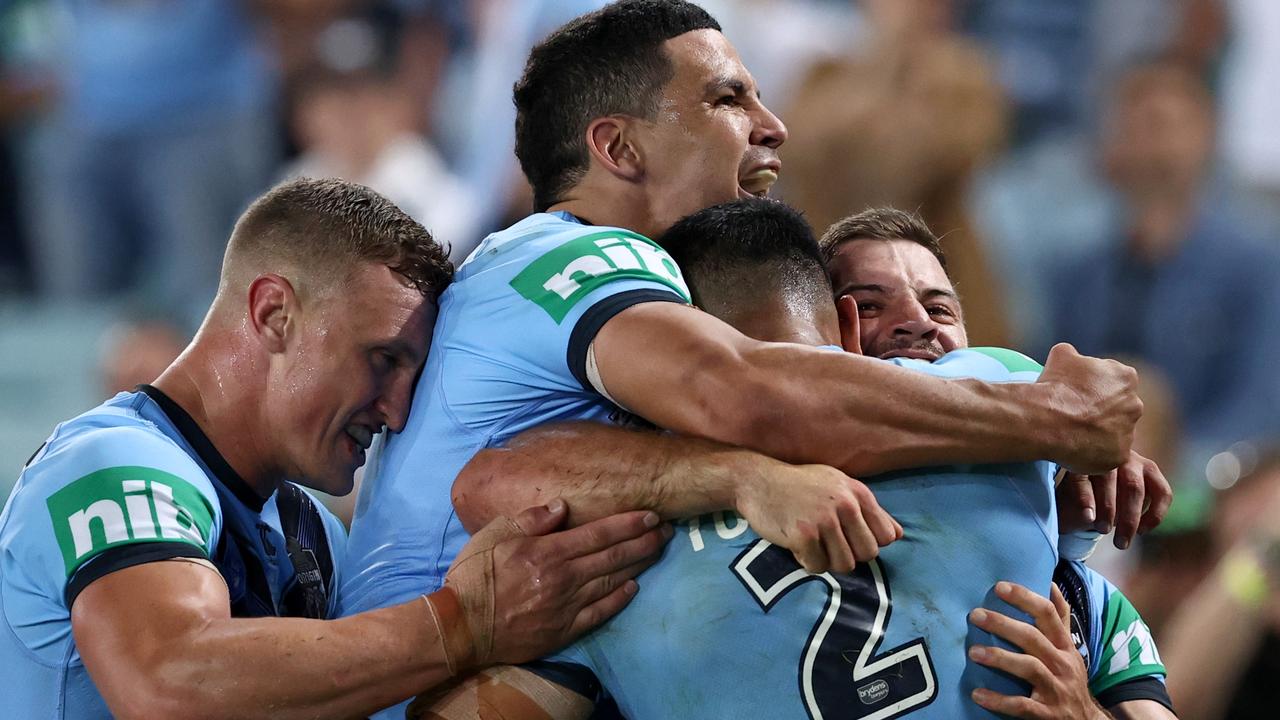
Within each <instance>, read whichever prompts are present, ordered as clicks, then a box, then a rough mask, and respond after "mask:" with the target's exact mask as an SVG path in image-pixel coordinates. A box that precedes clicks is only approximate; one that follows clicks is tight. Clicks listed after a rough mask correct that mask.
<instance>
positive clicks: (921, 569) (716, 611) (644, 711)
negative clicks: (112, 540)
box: [551, 350, 1057, 720]
mask: <svg viewBox="0 0 1280 720" xmlns="http://www.w3.org/2000/svg"><path fill="white" fill-rule="evenodd" d="M999 357H1004V358H1011V357H1019V358H1020V356H1016V354H1014V353H1009V352H1008V351H1003V354H1002V353H1001V351H996V357H993V356H992V355H989V354H986V353H985V352H983V351H979V350H962V351H957V352H953V353H950V354H948V355H946V356H944V357H943V358H941V359H940V360H939V361H938V362H936V363H934V364H932V365H931V364H929V363H924V362H921V361H915V360H895V361H894V362H895V363H896V364H899V365H902V366H904V367H908V368H911V369H914V370H917V371H920V372H926V373H929V374H932V375H937V376H942V377H953V378H954V377H977V378H980V379H984V380H988V381H996V382H1001V381H1029V380H1032V379H1034V378H1035V377H1036V373H1035V372H1033V371H1026V370H1022V369H1018V370H1017V371H1013V370H1011V369H1010V367H1008V366H1006V365H1005V364H1004V363H1002V362H1000V360H999V359H998V358H999ZM1021 360H1022V361H1025V362H1024V364H1022V365H1021V366H1020V367H1029V366H1031V365H1034V363H1033V362H1032V361H1030V360H1027V359H1025V358H1021ZM1015 367H1019V366H1015ZM868 482H869V483H871V484H872V486H873V489H874V491H875V494H876V497H877V499H878V500H879V502H880V504H881V506H883V507H884V508H885V509H886V510H888V511H889V512H890V513H891V514H892V515H893V516H894V517H895V518H897V520H898V521H899V522H900V523H902V526H903V529H904V530H905V537H904V538H903V539H902V540H900V541H898V542H896V543H894V544H892V545H890V546H889V547H887V548H884V549H883V550H882V551H881V555H880V558H879V560H878V561H877V562H876V563H874V565H875V567H876V570H874V571H873V570H872V569H871V567H872V565H871V564H867V565H863V566H861V568H860V569H859V570H856V571H855V573H853V574H852V575H851V576H849V575H841V576H835V575H832V574H830V573H824V574H823V575H810V574H808V573H805V572H804V571H803V570H802V569H800V568H799V566H798V565H797V564H796V563H795V561H794V559H792V558H791V555H790V553H789V552H786V551H783V550H781V549H780V548H776V547H773V546H770V545H769V544H768V543H767V542H765V541H763V540H761V539H760V538H759V536H758V535H756V534H755V532H754V531H752V530H750V529H749V528H748V527H747V525H746V523H745V522H743V521H742V520H741V519H740V518H738V517H736V516H735V515H733V514H732V513H716V514H714V515H710V516H704V517H701V518H695V519H692V520H690V521H688V522H685V523H681V524H678V525H677V533H676V537H675V538H674V539H673V540H672V541H671V543H670V544H669V545H668V546H667V549H666V551H665V553H664V555H663V557H662V559H661V560H660V561H659V562H658V563H657V564H656V565H654V566H653V567H652V568H650V569H649V570H648V571H646V572H645V573H644V574H643V575H642V576H641V577H640V578H639V583H640V592H639V594H637V596H636V597H635V599H634V600H633V601H632V603H631V605H629V606H628V607H627V609H626V610H624V611H623V612H622V613H621V614H620V615H618V616H617V617H615V618H614V619H612V620H611V621H609V622H608V623H606V624H605V625H604V626H602V627H601V628H599V629H598V630H596V631H595V632H593V633H591V634H589V635H587V636H586V637H584V638H583V639H581V640H580V641H578V642H577V643H575V644H574V645H572V646H570V648H568V649H567V650H565V651H564V652H563V653H561V654H560V655H558V656H555V657H553V658H551V660H553V661H561V662H570V663H576V664H579V665H583V666H586V667H588V668H589V669H591V670H592V671H593V672H594V673H595V674H596V676H597V678H598V679H599V681H600V683H601V685H603V686H604V688H605V690H606V691H607V692H608V693H609V694H610V695H611V696H612V697H613V699H614V700H616V701H617V702H618V706H619V708H620V709H621V710H622V713H623V714H624V715H625V716H627V717H635V718H660V717H661V718H667V717H670V718H674V717H705V718H748V717H752V718H754V717H769V718H778V719H780V720H786V719H790V718H794V719H795V720H804V719H805V718H810V717H818V716H823V717H859V718H887V717H893V716H895V715H896V714H897V713H900V712H907V713H909V716H910V717H912V718H947V719H948V720H952V719H955V718H976V717H981V718H989V717H991V716H990V715H989V714H987V713H985V711H983V710H982V709H981V708H979V707H978V706H977V705H975V704H974V703H973V702H972V701H971V700H970V699H969V691H970V690H971V689H972V688H973V687H975V686H979V685H980V686H983V687H990V688H994V689H998V690H1001V691H1004V692H1023V691H1024V690H1023V688H1022V687H1021V686H1020V685H1018V684H1016V683H1013V682H1011V681H1010V680H1009V679H1007V678H1005V677H1002V676H999V675H998V674H996V673H993V672H991V671H989V670H986V669H984V668H981V667H980V666H977V665H970V664H968V663H967V662H966V656H965V647H966V645H967V644H968V643H973V642H979V643H982V644H988V645H989V644H996V643H995V642H994V639H993V638H992V637H991V636H989V635H987V634H985V633H980V632H978V631H976V630H974V629H972V628H971V627H970V626H969V625H968V622H967V615H968V613H969V611H970V610H972V609H973V608H975V607H979V606H982V607H988V608H991V609H994V610H997V611H1000V612H1004V613H1006V614H1012V615H1014V616H1016V617H1025V616H1023V615H1022V614H1021V613H1019V612H1017V611H1015V610H1013V608H1010V607H1009V606H1007V605H1005V604H1004V603H1003V602H1001V601H999V600H998V599H997V598H995V597H994V594H992V593H991V589H992V587H993V586H994V585H995V583H996V581H998V580H1012V581H1014V582H1019V583H1022V584H1025V585H1027V586H1028V587H1032V588H1040V589H1041V590H1042V591H1046V592H1047V590H1048V587H1049V583H1050V582H1051V578H1052V574H1053V568H1054V565H1055V564H1056V562H1057V554H1056V542H1057V519H1056V513H1055V509H1054V505H1053V468H1052V466H1051V465H1050V464H1049V463H1026V464H1017V465H991V466H964V467H940V468H932V469H927V470H920V471H908V472H901V473H893V474H889V475H885V476H881V477H878V478H870V479H868ZM788 574H789V575H788ZM784 577H789V578H790V579H789V580H783V579H782V578H784ZM835 587H839V588H840V597H839V600H838V601H837V600H834V599H833V598H834V593H833V588H835ZM878 587H884V588H886V590H885V592H886V593H887V595H888V602H885V603H882V602H881V600H880V599H879V597H878ZM770 591H772V592H770ZM877 610H882V611H883V612H885V613H886V614H887V616H886V617H885V618H884V622H883V623H882V625H883V628H884V633H883V636H880V637H877V636H875V635H874V634H873V628H875V627H876V626H877V623H876V622H875V617H876V612H877ZM868 638H870V639H868ZM999 644H1002V645H1004V643H999ZM867 647H870V648H871V649H870V650H868V651H867V652H868V655H867V657H866V658H864V660H863V661H862V662H860V661H859V657H860V654H861V653H862V651H863V649H864V648H867ZM1006 647H1007V645H1006ZM913 648H914V649H913ZM899 651H902V652H907V653H910V652H916V653H921V651H923V653H927V657H928V662H927V663H922V662H921V661H920V660H919V659H918V658H919V655H917V656H916V659H907V660H906V661H905V662H904V663H903V664H901V665H899V664H897V663H898V661H896V660H895V661H890V662H888V663H887V664H888V665H890V667H889V668H882V669H880V670H879V671H877V670H876V669H875V666H876V664H877V662H879V661H880V660H881V659H883V658H885V657H887V656H890V655H893V654H895V653H896V652H899ZM923 653H921V654H923ZM811 654H812V659H811V660H810V659H809V658H810V655H811ZM806 663H811V666H807V665H806ZM860 665H861V666H862V667H861V669H860ZM926 665H927V668H929V669H927V670H926V669H925V667H926ZM926 678H928V679H926ZM654 688H661V691H660V692H655V691H654ZM895 703H897V704H895ZM815 708H816V712H815ZM819 713H820V714H821V715H819Z"/></svg>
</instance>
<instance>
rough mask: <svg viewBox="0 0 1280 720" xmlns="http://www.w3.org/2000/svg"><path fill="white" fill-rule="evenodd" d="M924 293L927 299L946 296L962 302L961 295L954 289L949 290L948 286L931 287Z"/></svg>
mask: <svg viewBox="0 0 1280 720" xmlns="http://www.w3.org/2000/svg"><path fill="white" fill-rule="evenodd" d="M922 295H923V297H924V298H925V299H926V300H931V299H933V298H936V297H945V298H950V299H952V300H955V301H956V302H960V296H959V295H957V294H956V292H955V291H954V290H948V289H946V288H929V289H928V290H925V291H924V293H923V294H922Z"/></svg>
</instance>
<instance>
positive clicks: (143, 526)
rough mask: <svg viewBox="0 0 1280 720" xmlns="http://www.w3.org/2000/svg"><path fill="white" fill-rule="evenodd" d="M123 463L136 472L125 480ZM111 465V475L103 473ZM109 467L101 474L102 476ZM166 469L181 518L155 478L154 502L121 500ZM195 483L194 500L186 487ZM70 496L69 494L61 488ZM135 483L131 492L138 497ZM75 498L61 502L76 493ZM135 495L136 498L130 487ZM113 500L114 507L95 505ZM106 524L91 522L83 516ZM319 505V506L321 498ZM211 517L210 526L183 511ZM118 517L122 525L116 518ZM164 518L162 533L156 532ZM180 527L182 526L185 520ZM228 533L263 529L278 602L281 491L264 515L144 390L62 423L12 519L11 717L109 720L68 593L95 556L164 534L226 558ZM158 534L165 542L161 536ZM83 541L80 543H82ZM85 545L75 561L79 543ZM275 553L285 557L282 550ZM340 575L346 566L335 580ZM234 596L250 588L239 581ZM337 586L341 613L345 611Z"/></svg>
mask: <svg viewBox="0 0 1280 720" xmlns="http://www.w3.org/2000/svg"><path fill="white" fill-rule="evenodd" d="M120 468H131V469H130V470H126V471H125V472H124V475H125V476H126V477H127V478H128V479H123V480H122V479H121V478H119V477H114V476H112V475H113V474H114V475H118V474H119V473H113V471H115V470H118V469H120ZM104 470H105V471H108V472H107V474H108V476H103V475H102V474H101V473H100V471H104ZM95 473H99V474H95ZM154 473H161V474H164V475H166V476H168V477H166V478H165V479H164V480H163V483H164V484H165V485H166V487H168V488H169V489H170V490H171V491H172V492H171V495H172V498H173V503H172V505H173V506H174V507H175V508H176V510H177V513H176V515H174V516H173V519H172V520H171V521H169V522H166V521H165V520H164V517H165V514H164V512H163V511H162V510H161V509H160V508H162V507H163V506H164V505H163V504H162V503H161V502H160V501H159V498H160V497H161V495H159V493H161V490H157V489H156V487H155V485H156V482H157V481H150V484H149V485H148V486H147V491H146V497H147V498H149V500H150V503H151V506H152V508H153V509H152V510H151V512H150V513H148V512H147V511H146V505H142V506H140V507H141V508H142V510H141V511H139V510H138V509H137V507H139V506H133V505H128V504H127V503H128V501H126V504H124V505H121V504H120V503H118V502H117V501H116V500H112V498H115V497H119V493H120V492H121V487H122V485H121V483H122V482H123V483H130V482H133V483H141V482H147V481H143V480H136V479H133V478H147V477H152V474H154ZM183 487H190V488H191V489H192V493H191V494H186V495H184V494H183V493H182V490H181V488H183ZM60 491H65V492H62V493H61V494H60ZM128 492H129V490H127V489H126V490H125V493H128ZM68 493H70V494H71V495H72V497H70V498H66V501H65V502H60V499H62V498H63V497H64V496H65V495H67V494H68ZM126 497H128V495H127V494H126ZM95 498H96V499H99V500H101V499H104V498H105V499H106V500H107V502H108V503H109V505H107V504H97V503H94V502H92V501H94V500H95ZM67 503H71V505H70V507H71V509H72V510H78V511H80V512H83V513H84V514H85V515H84V516H85V517H88V516H94V517H97V518H99V519H97V520H88V521H86V522H84V523H83V525H82V527H83V528H84V529H82V531H81V532H80V535H77V534H76V530H75V529H74V528H76V527H77V526H78V525H80V523H78V522H77V520H76V516H77V515H80V512H76V513H74V514H71V515H70V516H69V514H68V513H67V511H66V510H65V509H64V508H65V507H67ZM317 505H319V503H318V501H317ZM320 512H321V515H322V517H323V518H324V521H325V528H326V531H327V532H328V535H329V543H330V552H331V554H332V556H333V559H334V563H335V568H336V567H338V565H337V563H338V562H339V561H340V560H341V558H342V555H343V547H344V546H343V538H344V531H343V529H342V525H341V522H340V521H339V520H338V519H337V518H336V517H335V516H333V514H332V513H330V512H328V511H327V510H325V509H323V507H321V509H320ZM205 513H207V514H208V517H210V518H211V523H209V524H208V527H207V528H206V527H202V526H201V524H200V523H199V522H195V523H191V524H184V521H183V518H188V519H189V518H192V517H200V516H202V515H203V514H205ZM113 516H114V518H115V519H114V520H113ZM152 522H155V523H157V526H158V527H159V528H161V529H160V530H159V532H157V531H156V530H155V529H152V530H148V529H147V528H149V527H151V525H150V523H152ZM175 523H176V524H175ZM224 532H236V533H237V534H240V535H243V536H252V538H253V539H254V541H255V543H256V545H255V546H254V547H255V548H256V550H255V554H256V561H257V562H258V563H259V564H261V565H262V567H263V568H264V569H265V571H266V575H267V578H268V582H269V583H270V585H271V587H270V592H271V595H272V597H273V599H274V601H275V602H276V603H278V602H279V599H280V597H281V594H282V593H283V592H284V590H285V589H286V587H287V585H288V584H289V583H290V582H291V581H292V579H293V569H292V565H291V563H290V561H289V558H288V555H287V554H286V552H285V540H284V535H283V534H282V533H281V531H280V521H279V516H278V514H277V512H276V508H275V496H274V495H273V496H272V497H271V498H270V499H269V500H268V501H267V502H266V504H265V505H264V507H263V508H262V512H261V513H258V512H255V511H253V510H251V509H250V508H248V507H245V506H244V505H243V504H241V503H239V502H238V501H236V500H235V499H234V497H233V496H232V494H231V492H230V491H229V490H228V489H227V488H226V486H224V485H223V484H222V483H221V482H220V481H219V480H218V479H217V478H216V477H215V476H214V475H213V474H212V472H211V471H210V470H209V468H208V467H207V466H206V465H205V464H204V463H203V462H202V461H201V460H199V459H198V458H197V456H196V454H195V452H194V450H193V449H192V447H191V445H190V444H189V443H188V442H187V440H186V439H185V438H183V437H182V435H181V434H180V433H179V432H178V430H177V429H176V428H175V426H174V424H173V423H172V422H171V421H170V419H169V418H168V417H167V416H166V415H165V414H164V412H163V411H161V410H160V408H159V406H157V405H156V404H155V402H154V401H152V400H151V399H150V398H148V397H147V396H146V395H144V394H142V393H121V394H119V395H116V396H115V397H114V398H112V399H111V400H109V401H107V402H106V403H104V404H102V405H100V406H98V407H97V408H94V409H93V410H90V411H89V412H87V413H85V414H83V415H80V416H79V417H76V418H74V419H72V420H69V421H67V422H65V423H62V424H61V425H59V426H58V427H57V428H56V429H55V430H54V432H53V434H52V435H51V436H50V437H49V440H48V441H47V443H46V444H45V446H44V448H43V449H41V450H40V452H39V453H37V455H36V457H35V458H34V459H33V460H32V461H31V463H30V464H29V465H28V466H27V467H26V468H25V469H24V470H23V471H22V474H21V475H20V476H19V478H18V483H17V486H16V487H15V489H14V491H13V494H12V495H11V496H10V497H9V501H8V503H7V504H6V505H5V509H4V513H3V514H2V515H0V617H3V620H2V621H0V667H3V668H4V672H3V673H0V697H3V698H4V707H5V709H6V712H11V713H16V715H15V716H21V717H23V718H33V719H37V720H44V719H46V718H47V719H50V720H52V719H54V718H64V717H67V718H76V719H77V720H81V719H84V718H109V717H110V714H109V713H108V711H107V708H106V705H105V703H104V702H103V700H102V696H101V694H100V693H99V692H98V690H97V688H96V687H95V686H94V685H93V681H92V679H91V678H90V677H89V675H88V672H87V671H86V670H85V668H84V665H83V663H82V662H81V660H80V655H79V653H78V652H77V650H76V647H75V641H74V639H73V638H72V635H71V616H70V612H71V608H70V606H69V605H68V604H67V601H66V596H65V594H66V590H67V587H68V584H69V583H72V582H73V581H74V579H75V578H76V577H78V575H79V574H80V573H84V572H93V571H94V565H93V563H94V561H95V560H97V559H98V558H100V557H101V558H105V557H107V556H106V555H105V554H104V553H109V552H111V551H113V550H116V549H119V548H121V547H122V546H125V545H128V544H131V543H137V544H139V545H140V546H141V545H142V544H144V543H145V542H146V541H147V540H148V539H150V540H151V541H152V542H151V543H150V544H151V545H153V546H154V545H155V541H156V540H157V539H161V540H167V541H170V542H172V543H174V544H177V545H183V546H189V547H190V548H191V549H192V550H193V551H194V552H193V553H191V554H193V555H195V556H199V557H207V558H210V559H212V560H214V561H215V562H216V563H218V564H219V565H221V561H222V560H223V558H220V557H219V556H218V550H219V540H220V538H221V537H222V536H223V533H224ZM157 536H158V537H157ZM77 538H78V539H77ZM71 539H75V543H74V548H75V550H81V549H84V550H85V551H84V552H83V553H82V554H80V555H78V556H76V557H75V559H74V560H71V559H69V558H68V556H67V554H66V553H67V551H68V549H69V548H71V547H73V546H72V544H71ZM272 549H274V550H275V552H273V551H272ZM339 579H340V576H339V575H338V574H337V573H336V570H335V579H334V582H333V585H334V587H336V586H337V583H338V580H339ZM228 584H229V586H230V590H231V592H232V597H233V600H234V598H235V597H236V596H237V593H242V592H243V590H244V588H243V587H240V588H237V587H236V586H235V585H236V583H235V581H234V579H232V578H228ZM336 597H337V594H336V593H332V592H331V598H330V607H329V615H330V616H333V615H335V614H336V610H337V602H336Z"/></svg>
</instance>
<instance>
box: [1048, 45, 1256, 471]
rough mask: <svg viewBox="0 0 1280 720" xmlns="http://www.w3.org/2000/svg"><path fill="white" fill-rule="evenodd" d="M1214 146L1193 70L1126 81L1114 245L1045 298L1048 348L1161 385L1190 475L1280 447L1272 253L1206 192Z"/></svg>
mask: <svg viewBox="0 0 1280 720" xmlns="http://www.w3.org/2000/svg"><path fill="white" fill-rule="evenodd" d="M1214 134H1215V122H1214V109H1213V103H1212V100H1211V99H1210V97H1209V94H1208V91H1207V89H1206V88H1205V86H1204V85H1203V83H1202V82H1201V81H1200V80H1199V78H1198V77H1197V75H1196V74H1195V73H1194V72H1193V71H1191V70H1190V69H1189V68H1187V67H1186V66H1184V65H1182V64H1179V63H1177V62H1173V61H1163V60H1161V61H1153V62H1148V63H1143V64H1141V65H1138V66H1135V67H1134V68H1133V69H1131V70H1130V71H1129V72H1128V73H1126V74H1125V76H1124V77H1123V78H1121V79H1120V81H1119V83H1118V85H1117V87H1116V89H1115V93H1114V97H1113V100H1112V102H1111V105H1110V108H1109V112H1108V115H1107V122H1106V123H1105V127H1104V130H1103V143H1102V148H1101V153H1102V159H1103V164H1104V167H1105V171H1106V174H1107V177H1108V179H1109V180H1110V182H1111V183H1112V185H1113V186H1114V188H1115V191H1116V193H1117V195H1118V199H1119V201H1120V203H1121V212H1120V214H1119V216H1118V217H1117V218H1116V221H1115V222H1114V224H1113V226H1112V228H1111V232H1110V236H1109V242H1108V243H1107V244H1106V245H1105V246H1103V247H1100V248H1098V249H1096V250H1093V251H1089V252H1087V253H1085V254H1083V255H1082V256H1080V257H1077V258H1076V259H1075V260H1074V261H1073V262H1069V263H1064V264H1063V266H1061V267H1060V268H1058V272H1056V273H1055V278H1054V281H1053V282H1052V283H1050V284H1049V286H1048V287H1047V288H1046V290H1047V293H1048V300H1049V303H1050V306H1051V309H1052V312H1051V317H1050V323H1049V325H1050V328H1051V334H1050V336H1051V338H1052V339H1053V341H1055V342H1056V341H1066V342H1071V343H1074V344H1075V345H1076V346H1077V347H1079V348H1080V350H1081V352H1086V353H1091V354H1099V355H1103V356H1108V357H1115V356H1124V357H1134V358H1138V359H1141V360H1143V361H1145V362H1148V363H1150V364H1151V365H1154V366H1155V367H1157V368H1159V369H1160V370H1161V371H1162V372H1163V373H1164V375H1165V376H1166V377H1167V379H1168V381H1169V383H1170V384H1171V385H1172V387H1173V389H1174V391H1175V396H1176V400H1177V412H1178V416H1179V417H1180V418H1181V419H1182V425H1183V431H1184V433H1185V435H1184V442H1183V447H1184V451H1185V452H1186V453H1187V456H1186V457H1187V458H1188V463H1189V464H1188V465H1187V467H1186V469H1187V470H1188V471H1196V472H1199V470H1200V468H1202V467H1203V463H1204V461H1205V459H1207V457H1208V456H1209V455H1211V454H1213V453H1215V452H1217V451H1219V450H1222V449H1225V448H1226V447H1227V446H1229V445H1231V444H1232V443H1234V442H1236V441H1239V440H1250V439H1274V438H1278V437H1280V414H1278V413H1276V412H1275V408H1276V407H1278V406H1280V383H1276V382H1275V377H1274V373H1273V372H1272V369H1271V365H1270V362H1271V361H1270V358H1271V357H1272V356H1274V355H1275V354H1276V353H1278V352H1280V248H1277V247H1276V246H1275V244H1274V243H1267V242H1263V241H1262V239H1260V238H1257V237H1253V236H1250V235H1249V234H1247V232H1246V231H1245V230H1244V229H1242V227H1241V226H1240V224H1239V223H1238V222H1237V221H1236V218H1234V217H1233V216H1232V215H1231V214H1230V213H1229V212H1227V211H1226V209H1225V208H1224V207H1222V206H1221V205H1220V204H1218V203H1216V202H1215V201H1214V196H1213V195H1212V194H1211V193H1209V192H1208V191H1207V190H1206V187H1205V180H1206V174H1207V172H1208V169H1209V165H1210V161H1211V157H1212V152H1213V148H1214ZM1245 348H1247V349H1245Z"/></svg>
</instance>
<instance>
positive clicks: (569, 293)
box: [511, 230, 690, 325]
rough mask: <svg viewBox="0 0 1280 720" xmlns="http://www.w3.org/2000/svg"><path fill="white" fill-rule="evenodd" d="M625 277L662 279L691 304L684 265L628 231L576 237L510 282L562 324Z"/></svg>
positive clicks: (519, 291) (548, 253) (647, 240)
mask: <svg viewBox="0 0 1280 720" xmlns="http://www.w3.org/2000/svg"><path fill="white" fill-rule="evenodd" d="M623 278H634V279H638V280H650V281H652V282H657V283H661V284H663V285H666V286H667V287H669V288H671V289H672V290H674V291H675V292H676V294H677V295H679V296H680V297H681V298H683V299H684V301H685V302H690V299H689V298H690V296H689V288H688V286H687V285H685V283H684V278H683V277H682V276H681V274H680V268H679V267H677V266H676V263H675V261H674V260H672V259H671V256H670V255H668V254H667V251H665V250H663V249H662V248H661V247H659V246H658V244H657V243H655V242H653V241H652V240H650V239H648V238H646V237H644V236H643V235H637V234H635V233H631V232H627V231H625V230H609V231H606V232H599V233H595V234H592V235H583V236H582V237H578V238H574V239H573V240H570V241H568V242H566V243H564V244H563V245H561V246H559V247H557V248H555V249H554V250H550V251H548V252H546V253H544V254H543V255H542V256H541V257H539V258H538V259H537V260H534V261H533V262H531V263H529V266H528V267H526V268H525V269H524V270H521V271H520V274H519V275H516V276H515V278H513V279H512V280H511V287H512V288H515V291H516V292H518V293H520V294H521V295H523V296H524V297H525V299H527V300H531V301H533V302H534V303H536V304H537V305H538V306H539V307H541V308H542V309H543V310H545V311H546V312H547V314H548V315H550V316H551V319H552V320H555V321H556V324H557V325H559V324H560V322H561V321H563V320H564V318H565V316H566V315H568V314H569V311H570V310H572V309H573V306H574V305H576V304H578V301H579V300H581V299H582V298H584V297H586V296H587V294H588V293H590V292H591V291H592V290H594V289H596V288H598V287H600V286H601V285H604V284H605V283H608V282H611V281H613V280H621V279H623Z"/></svg>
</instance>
